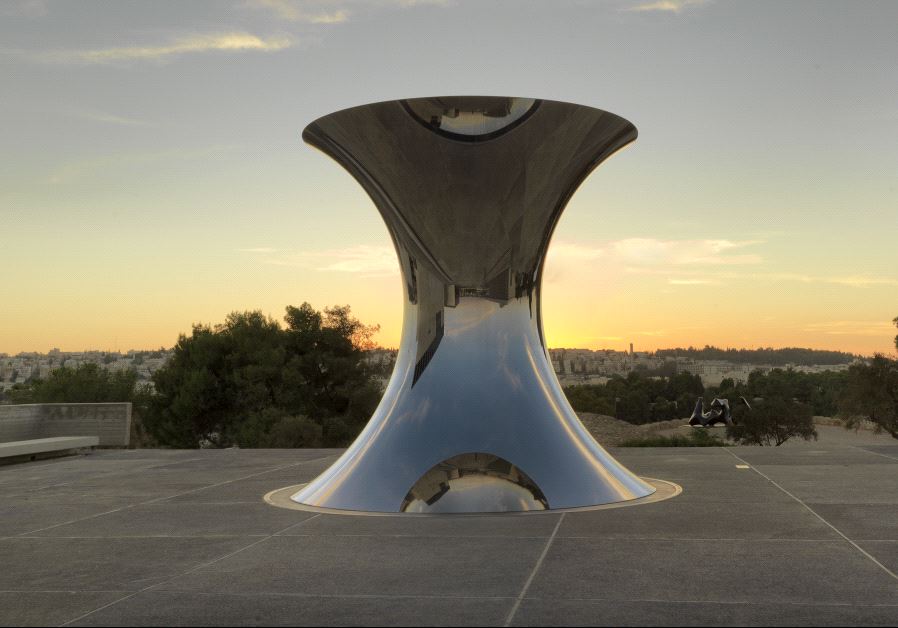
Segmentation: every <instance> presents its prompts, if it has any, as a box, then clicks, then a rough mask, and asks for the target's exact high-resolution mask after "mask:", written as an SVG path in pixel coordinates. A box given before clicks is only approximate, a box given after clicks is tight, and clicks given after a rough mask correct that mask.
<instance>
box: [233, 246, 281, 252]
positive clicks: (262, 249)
mask: <svg viewBox="0 0 898 628" xmlns="http://www.w3.org/2000/svg"><path fill="white" fill-rule="evenodd" d="M236 250H237V251H238V252H240V253H276V252H277V249H273V248H271V247H268V246H259V247H255V248H249V249H236Z"/></svg>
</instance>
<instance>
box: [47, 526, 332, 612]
mask: <svg viewBox="0 0 898 628" xmlns="http://www.w3.org/2000/svg"><path fill="white" fill-rule="evenodd" d="M320 516H321V515H320V514H318V515H312V516H311V517H309V518H308V519H303V520H302V521H300V522H299V523H291V524H290V525H288V526H287V527H286V528H284V529H282V530H278V531H277V532H273V533H271V534H269V535H268V536H264V537H262V538H260V539H256V540H255V541H253V542H252V543H250V544H248V545H244V546H243V547H241V548H239V549H236V550H234V551H233V552H228V553H227V554H224V555H222V556H219V557H218V558H214V559H212V560H210V561H207V562H205V563H201V564H199V565H196V566H195V567H191V568H190V569H188V570H187V571H183V572H181V573H179V574H177V575H174V576H172V577H171V578H168V579H166V580H163V581H162V582H157V583H156V584H152V585H150V586H148V587H144V588H143V589H140V590H139V591H134V592H133V593H129V594H128V595H125V596H123V597H120V598H118V599H117V600H113V601H112V602H109V603H107V604H104V605H102V606H100V607H98V608H95V609H93V610H91V611H88V612H87V613H83V614H81V615H79V616H78V617H75V618H73V619H70V620H68V621H67V622H64V623H62V624H60V626H68V625H71V624H73V623H75V622H76V621H80V620H82V619H84V618H86V617H89V616H91V615H93V614H94V613H98V612H99V611H102V610H104V609H107V608H109V607H111V606H115V605H116V604H119V603H120V602H124V601H125V600H130V599H131V598H132V597H134V596H136V595H140V594H141V593H146V592H147V591H152V590H153V589H158V588H160V587H162V586H165V585H166V584H169V583H171V582H174V581H175V580H177V579H178V578H183V577H184V576H187V575H189V574H192V573H194V572H196V571H199V570H200V569H205V568H206V567H211V566H212V565H214V564H216V563H219V562H221V561H223V560H227V559H228V558H231V557H232V556H236V555H237V554H239V553H241V552H244V551H246V550H248V549H250V548H251V547H255V546H256V545H258V544H260V543H264V542H265V541H267V540H268V539H271V538H274V537H275V536H277V534H278V533H279V532H283V531H284V530H289V529H290V528H292V527H294V526H297V525H301V524H303V523H305V522H306V521H311V520H312V519H315V518H317V517H320Z"/></svg>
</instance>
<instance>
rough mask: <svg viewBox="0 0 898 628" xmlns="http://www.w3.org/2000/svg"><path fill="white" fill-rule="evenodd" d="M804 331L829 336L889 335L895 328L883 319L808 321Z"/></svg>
mask: <svg viewBox="0 0 898 628" xmlns="http://www.w3.org/2000/svg"><path fill="white" fill-rule="evenodd" d="M804 331H806V332H810V333H823V334H826V335H829V336H885V337H889V338H890V337H891V336H892V334H894V332H895V328H894V327H893V326H892V324H891V323H888V322H883V321H825V322H822V323H810V324H808V325H807V326H806V327H805V329H804Z"/></svg>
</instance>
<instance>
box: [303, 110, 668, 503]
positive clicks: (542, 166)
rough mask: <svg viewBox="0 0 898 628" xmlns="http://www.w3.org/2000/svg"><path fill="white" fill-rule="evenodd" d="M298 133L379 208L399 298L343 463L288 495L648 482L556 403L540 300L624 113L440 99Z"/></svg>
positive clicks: (583, 491) (634, 487)
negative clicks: (550, 255)
mask: <svg viewBox="0 0 898 628" xmlns="http://www.w3.org/2000/svg"><path fill="white" fill-rule="evenodd" d="M303 137H304V139H305V140H306V141H307V142H309V143H311V144H312V145H314V146H316V147H318V148H320V149H321V150H323V151H324V152H325V153H327V154H328V155H330V156H331V157H333V158H334V159H335V160H336V161H337V162H338V163H339V164H340V165H341V166H343V167H344V168H346V169H347V170H348V171H349V172H350V173H351V174H352V175H353V176H354V177H355V178H356V180H357V181H358V182H359V183H360V184H361V185H362V187H364V188H365V191H366V192H368V194H369V195H370V196H371V198H372V200H373V201H374V203H375V205H376V206H377V208H378V210H379V211H380V213H381V215H382V216H383V218H384V221H385V222H386V224H387V227H388V229H389V232H390V235H391V237H392V239H393V243H394V244H395V246H396V251H397V254H398V257H399V264H400V268H401V271H402V276H403V283H404V291H403V292H404V297H405V309H404V323H403V336H402V343H401V347H400V349H399V353H398V355H397V358H396V366H395V369H394V371H393V375H392V377H391V379H390V383H389V385H388V386H387V390H386V393H385V394H384V398H383V400H382V401H381V404H380V406H379V407H378V409H377V411H376V412H375V414H374V416H373V417H372V418H371V420H370V421H369V423H368V425H367V427H366V428H365V430H364V431H363V432H362V434H361V435H360V436H359V437H358V439H357V440H356V441H355V442H354V443H353V444H352V446H351V447H350V448H349V449H348V450H347V451H346V453H345V454H344V455H343V456H342V457H341V458H340V460H338V461H337V462H336V463H335V464H334V465H333V466H332V467H331V468H330V469H328V470H327V471H325V472H324V473H323V474H322V475H321V476H319V477H318V478H317V479H316V480H315V481H313V482H312V483H311V484H309V485H308V486H307V487H305V488H304V489H303V490H301V491H300V492H299V493H297V494H296V495H295V496H294V499H295V500H296V501H298V502H301V503H305V504H309V505H314V506H322V507H330V508H340V509H351V510H372V511H388V512H396V511H401V510H414V511H416V512H464V511H498V510H534V509H544V508H568V507H577V506H589V505H595V504H603V503H610V502H617V501H624V500H630V499H635V498H639V497H643V496H646V495H648V494H650V493H652V492H653V490H654V489H653V488H652V487H651V486H649V485H648V484H646V483H645V482H643V481H642V480H640V479H639V478H637V477H635V476H634V475H632V474H631V473H630V472H628V471H627V470H626V469H624V468H623V467H622V466H620V464H618V463H617V462H616V461H615V460H614V459H613V458H611V457H610V456H609V455H608V454H607V453H606V452H605V451H604V450H603V449H602V448H601V447H600V446H599V445H598V444H597V443H596V442H595V441H594V440H593V439H592V437H591V436H590V435H589V434H588V432H586V430H585V429H584V428H583V426H582V425H581V424H580V422H579V420H578V419H577V417H576V415H575V414H574V412H573V410H571V408H570V406H569V405H568V403H567V400H566V399H565V397H564V394H563V393H562V391H561V389H560V387H559V385H558V381H557V379H556V378H555V375H554V373H553V371H552V367H551V365H550V363H549V360H548V355H547V352H546V348H545V345H544V341H543V335H542V323H541V319H540V301H539V286H540V280H541V274H542V266H543V260H544V259H545V254H546V249H547V247H548V245H549V239H550V237H551V235H552V231H553V230H554V228H555V225H556V223H557V221H558V218H559V217H560V215H561V212H562V210H563V209H564V206H565V205H566V204H567V201H568V200H569V198H570V197H571V195H572V194H573V193H574V190H576V188H577V187H578V186H579V184H580V183H581V182H582V181H583V179H584V178H585V177H586V175H587V174H589V172H590V171H591V170H592V169H593V168H595V167H596V166H597V165H598V164H600V163H601V162H602V161H603V160H604V159H605V158H606V157H608V156H609V155H611V154H612V153H613V152H614V151H616V150H618V149H619V148H621V147H622V146H624V145H626V144H628V143H629V142H631V141H633V139H635V137H636V129H635V128H634V127H633V125H632V124H630V123H629V122H627V121H626V120H624V119H622V118H620V117H618V116H615V115H613V114H610V113H607V112H604V111H600V110H597V109H592V108H590V107H582V106H578V105H572V104H569V103H560V102H552V101H545V100H542V101H541V100H533V99H523V98H492V97H451V98H426V99H416V100H405V101H391V102H383V103H377V104H373V105H365V106H362V107H355V108H352V109H347V110H344V111H338V112H336V113H333V114H330V115H328V116H325V117H323V118H320V119H319V120H316V121H315V122H313V123H312V124H310V125H309V126H308V127H307V128H306V129H305V131H304V133H303Z"/></svg>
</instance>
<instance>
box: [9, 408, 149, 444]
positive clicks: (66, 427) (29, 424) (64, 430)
mask: <svg viewBox="0 0 898 628" xmlns="http://www.w3.org/2000/svg"><path fill="white" fill-rule="evenodd" d="M56 436H96V437H98V438H99V439H100V447H127V446H128V442H129V440H130V436H131V404H130V403H29V404H21V405H12V406H7V405H0V442H9V441H17V440H31V439H34V438H53V437H56Z"/></svg>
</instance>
